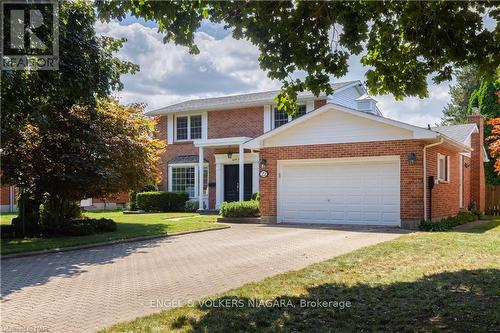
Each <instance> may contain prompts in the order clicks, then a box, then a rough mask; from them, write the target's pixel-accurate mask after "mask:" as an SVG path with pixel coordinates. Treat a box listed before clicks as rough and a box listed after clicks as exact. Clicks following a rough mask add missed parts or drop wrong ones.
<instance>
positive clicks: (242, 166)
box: [238, 145, 245, 201]
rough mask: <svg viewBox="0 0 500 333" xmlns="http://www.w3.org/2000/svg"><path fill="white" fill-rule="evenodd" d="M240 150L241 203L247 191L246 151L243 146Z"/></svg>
mask: <svg viewBox="0 0 500 333" xmlns="http://www.w3.org/2000/svg"><path fill="white" fill-rule="evenodd" d="M239 148H240V156H239V161H238V163H239V167H240V172H239V176H240V181H239V184H240V193H239V195H240V197H239V201H243V200H244V197H243V193H244V190H245V174H244V173H245V153H244V149H243V145H240V146H239Z"/></svg>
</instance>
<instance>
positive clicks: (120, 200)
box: [0, 185, 129, 213]
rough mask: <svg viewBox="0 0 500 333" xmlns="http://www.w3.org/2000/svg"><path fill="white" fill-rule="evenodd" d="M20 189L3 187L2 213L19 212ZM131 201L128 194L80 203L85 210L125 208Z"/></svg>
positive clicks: (0, 191)
mask: <svg viewBox="0 0 500 333" xmlns="http://www.w3.org/2000/svg"><path fill="white" fill-rule="evenodd" d="M17 194H18V189H17V187H15V186H9V185H2V186H1V190H0V213H12V212H17ZM128 201H129V195H128V193H126V192H123V193H119V194H117V195H111V196H109V197H108V198H88V199H83V200H81V201H80V207H82V208H83V209H85V210H99V209H117V208H125V207H126V206H127V204H128Z"/></svg>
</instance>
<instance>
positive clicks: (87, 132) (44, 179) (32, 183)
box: [1, 0, 161, 223]
mask: <svg viewBox="0 0 500 333" xmlns="http://www.w3.org/2000/svg"><path fill="white" fill-rule="evenodd" d="M95 22H96V14H95V10H94V7H93V5H92V4H91V3H88V2H86V1H83V0H82V1H61V2H59V35H60V43H59V45H60V69H59V70H58V71H2V87H1V109H2V112H1V124H2V126H1V142H2V149H1V158H2V181H3V182H5V183H9V184H15V185H17V186H19V187H20V188H21V190H22V193H23V199H22V200H32V201H33V203H26V202H25V203H24V204H23V205H22V206H23V207H30V209H32V210H33V211H30V212H24V211H23V212H22V213H23V215H24V216H26V215H27V216H30V217H32V220H33V221H32V222H34V223H37V222H38V221H37V219H38V218H37V214H38V212H37V211H36V209H37V207H38V206H39V203H40V202H41V200H42V199H43V197H44V196H45V194H48V200H52V201H53V202H51V206H59V207H60V208H61V209H60V211H61V213H60V214H59V216H64V213H63V212H62V211H63V210H64V209H63V208H64V207H66V206H67V202H68V201H71V200H76V199H80V198H82V197H86V196H94V195H96V196H97V195H101V196H103V195H106V194H108V193H113V192H116V191H121V190H129V189H133V188H135V187H139V186H142V185H144V184H147V183H150V182H151V181H152V178H154V176H155V171H156V169H155V168H156V167H155V163H154V162H155V158H156V157H157V154H158V150H159V149H160V148H161V147H160V146H159V145H158V142H156V141H155V140H152V139H149V136H148V135H149V134H150V131H151V130H152V124H151V122H150V121H149V120H146V119H145V118H144V117H143V115H142V110H143V108H142V106H140V105H131V106H127V107H124V106H121V105H119V103H118V101H117V100H115V99H110V98H109V97H108V96H109V95H110V94H111V92H112V91H114V90H119V89H121V88H122V87H123V85H122V83H121V81H120V76H121V75H122V74H124V73H134V72H135V71H136V70H138V67H137V66H136V65H134V64H132V63H130V62H127V61H121V60H120V59H118V58H117V57H115V56H114V54H115V53H116V51H118V50H119V48H120V47H121V46H122V44H123V42H124V40H115V39H113V38H110V37H98V36H96V33H95V30H94V24H95ZM52 204H53V205H52Z"/></svg>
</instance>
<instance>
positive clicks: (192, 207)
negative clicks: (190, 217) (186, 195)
mask: <svg viewBox="0 0 500 333" xmlns="http://www.w3.org/2000/svg"><path fill="white" fill-rule="evenodd" d="M198 207H199V202H198V200H188V201H186V205H185V206H184V210H185V211H186V212H189V213H191V212H196V211H197V210H198Z"/></svg>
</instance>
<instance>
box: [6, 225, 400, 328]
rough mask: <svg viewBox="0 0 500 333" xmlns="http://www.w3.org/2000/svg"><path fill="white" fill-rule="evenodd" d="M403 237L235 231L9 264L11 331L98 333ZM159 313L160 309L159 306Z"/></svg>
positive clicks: (386, 232)
mask: <svg viewBox="0 0 500 333" xmlns="http://www.w3.org/2000/svg"><path fill="white" fill-rule="evenodd" d="M402 232H403V231H401V230H399V231H398V230H390V229H357V230H352V229H350V230H349V229H346V230H339V229H337V230H331V229H322V228H307V227H278V226H264V225H232V226H231V229H225V230H218V231H209V232H203V233H196V234H189V235H183V236H174V237H169V238H161V239H157V240H150V241H140V242H132V243H125V244H117V245H112V246H104V247H99V248H94V249H86V250H78V251H71V252H65V253H56V254H47V255H41V256H35V257H25V258H17V259H6V260H3V261H2V264H1V266H2V267H1V268H2V272H1V277H2V281H1V288H2V289H1V292H2V305H1V306H2V309H1V310H2V312H1V315H2V318H1V320H2V331H10V332H25V331H26V332H35V331H37V332H51V333H54V332H61V333H62V332H64V333H68V332H78V333H80V332H92V331H96V330H97V329H99V328H103V327H106V326H109V325H111V324H113V323H116V322H120V321H125V320H130V319H133V318H135V317H138V316H143V315H147V314H150V313H153V312H156V311H160V310H161V306H165V305H167V306H168V305H169V302H170V304H171V305H173V306H176V305H179V304H178V303H186V302H189V301H191V300H196V299H198V298H200V297H203V296H208V295H212V294H214V293H217V292H221V291H224V290H228V289H230V288H234V287H238V286H240V285H242V284H244V283H246V282H250V281H256V280H260V279H262V278H265V277H267V276H271V275H274V274H277V273H281V272H285V271H289V270H293V269H299V268H302V267H304V266H307V265H309V264H311V263H314V262H318V261H321V260H324V259H327V258H330V257H333V256H336V255H339V254H342V253H345V252H349V251H352V250H354V249H356V248H359V247H362V246H366V245H371V244H375V243H378V242H381V241H386V240H390V239H393V238H396V237H398V236H399V234H400V233H402ZM159 306H160V307H159Z"/></svg>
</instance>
